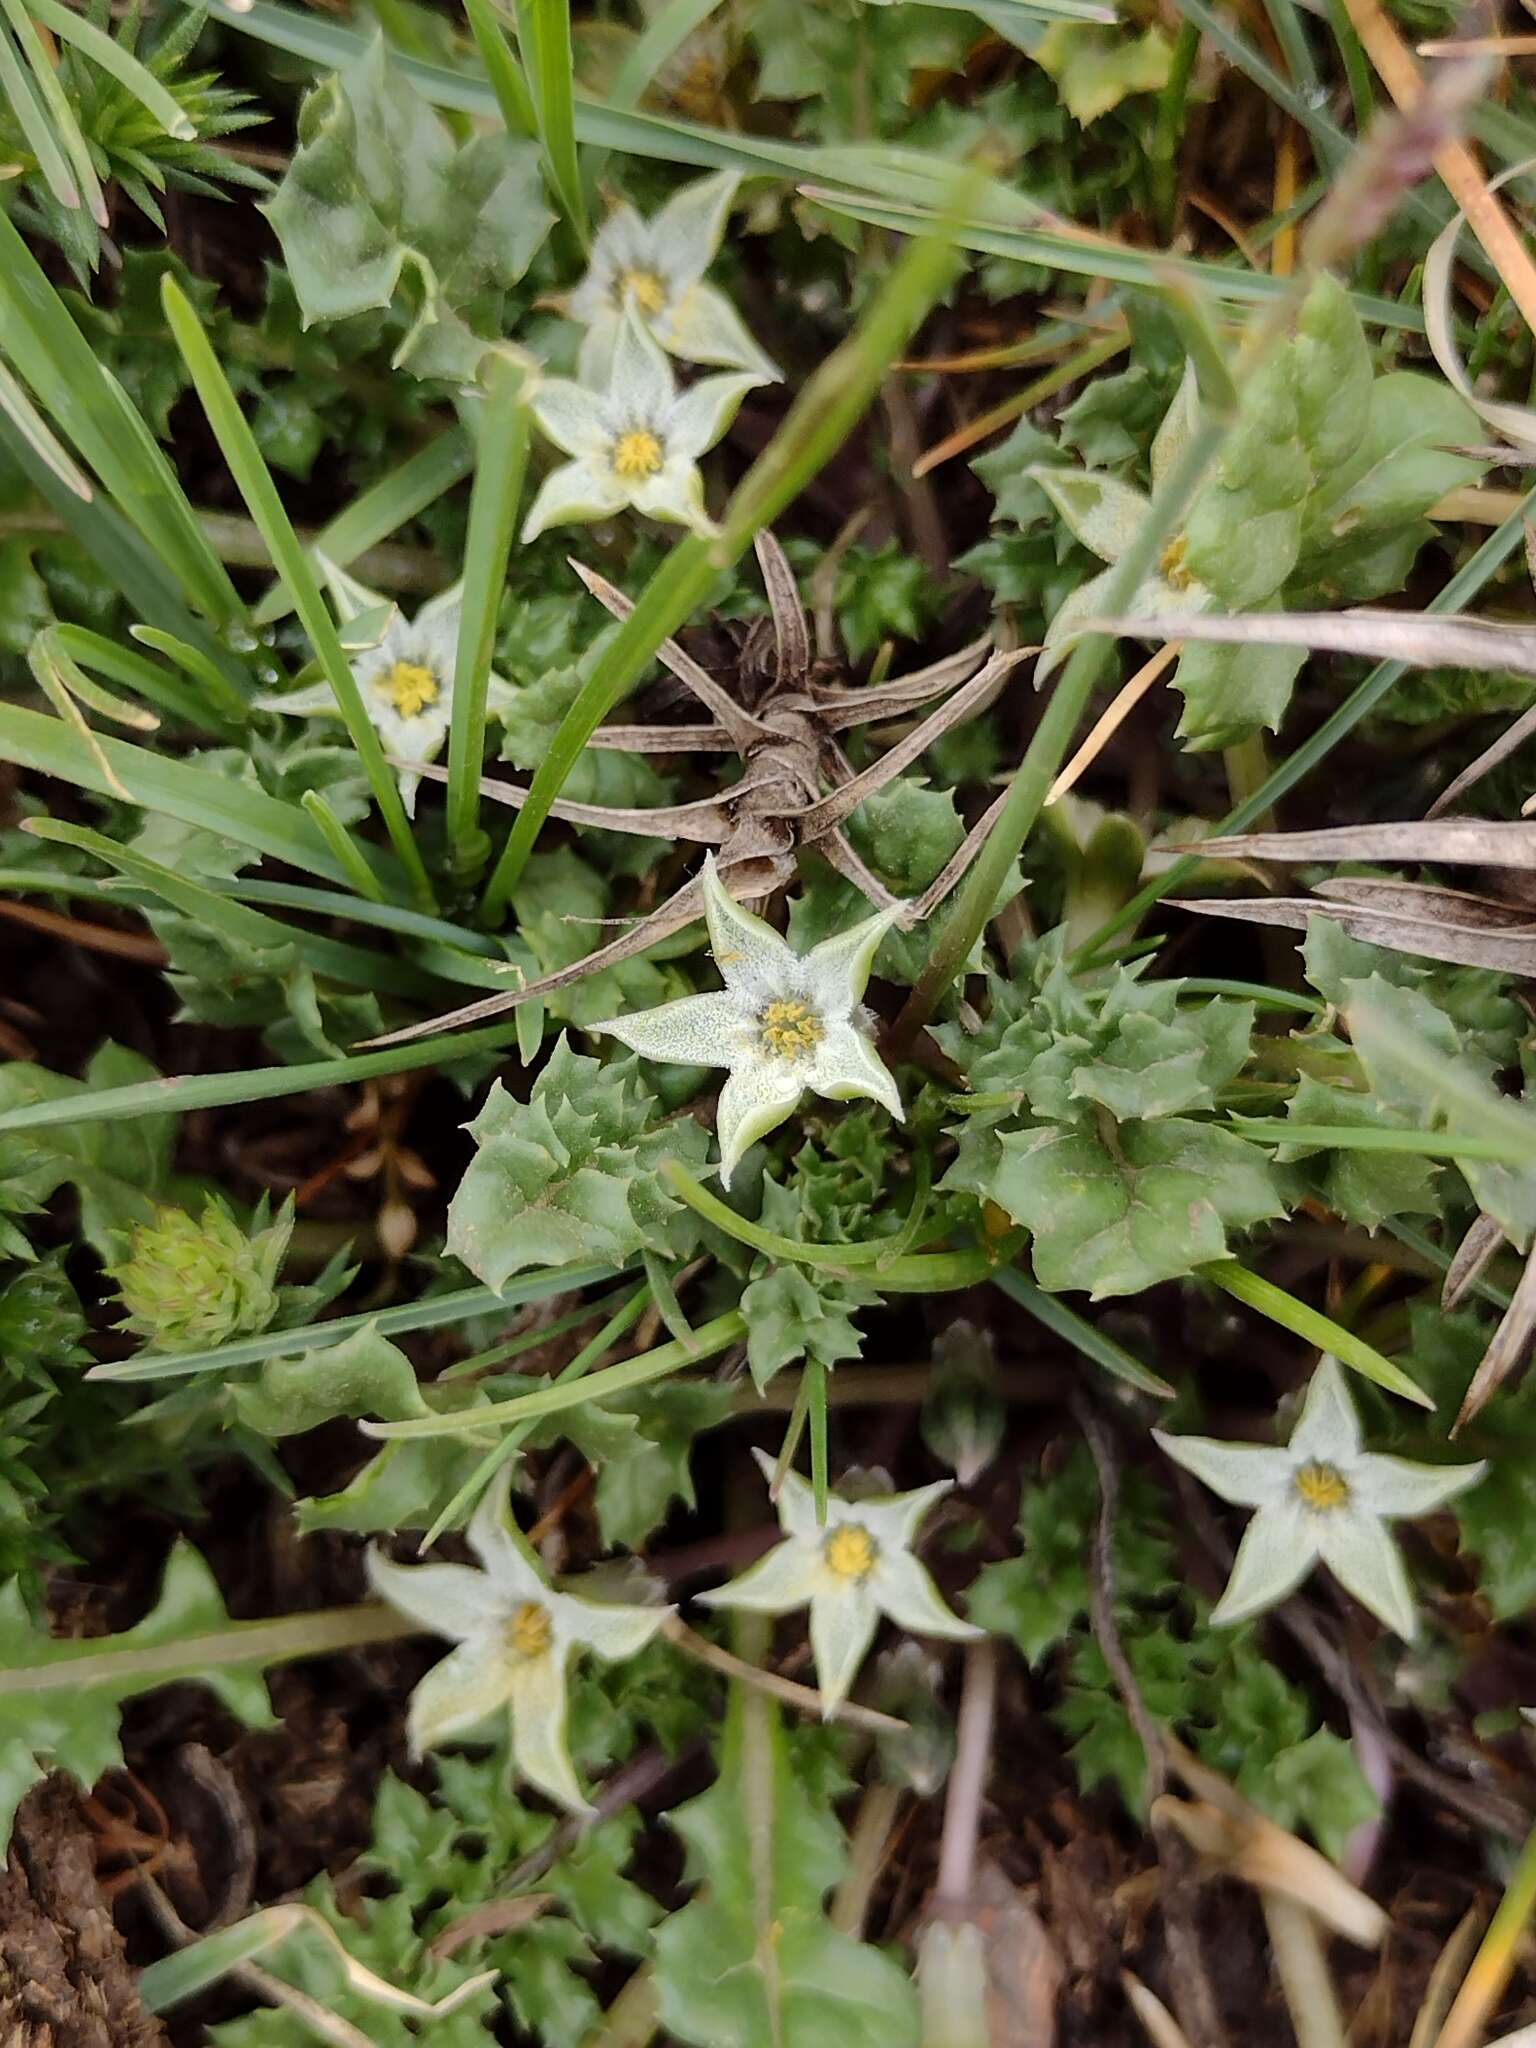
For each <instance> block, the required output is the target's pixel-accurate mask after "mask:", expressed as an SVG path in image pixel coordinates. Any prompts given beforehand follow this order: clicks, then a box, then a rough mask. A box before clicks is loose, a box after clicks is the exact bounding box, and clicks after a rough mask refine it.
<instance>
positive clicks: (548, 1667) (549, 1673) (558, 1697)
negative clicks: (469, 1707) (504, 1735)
mask: <svg viewBox="0 0 1536 2048" xmlns="http://www.w3.org/2000/svg"><path fill="white" fill-rule="evenodd" d="M511 1690H512V1765H513V1768H514V1769H515V1770H516V1772H517V1774H518V1776H519V1777H523V1778H526V1779H527V1780H528V1782H529V1784H530V1785H537V1787H538V1788H539V1790H540V1791H541V1792H542V1793H544V1794H545V1795H546V1797H548V1798H550V1799H553V1800H554V1801H555V1802H556V1803H557V1805H560V1806H564V1807H568V1808H569V1810H570V1811H571V1812H572V1813H590V1812H591V1811H592V1807H591V1802H590V1801H589V1800H588V1799H587V1797H586V1795H585V1794H584V1793H583V1791H582V1789H581V1786H580V1784H579V1783H578V1782H577V1778H576V1767H575V1765H574V1764H573V1763H572V1762H571V1752H570V1749H569V1746H568V1745H567V1742H566V1733H565V1715H566V1695H565V1659H564V1657H563V1655H561V1654H560V1653H559V1652H558V1651H555V1650H550V1651H547V1652H546V1653H545V1655H544V1656H542V1657H524V1658H519V1659H518V1660H517V1661H516V1662H515V1663H514V1664H513V1665H512V1687H511Z"/></svg>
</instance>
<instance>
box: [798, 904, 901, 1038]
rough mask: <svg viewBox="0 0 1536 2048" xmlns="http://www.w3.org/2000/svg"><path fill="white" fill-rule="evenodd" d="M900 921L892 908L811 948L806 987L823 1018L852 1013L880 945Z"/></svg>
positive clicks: (898, 910)
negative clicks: (813, 997)
mask: <svg viewBox="0 0 1536 2048" xmlns="http://www.w3.org/2000/svg"><path fill="white" fill-rule="evenodd" d="M900 919H901V905H900V904H892V905H891V907H890V908H889V909H888V910H877V911H876V912H875V914H874V916H873V917H866V918H861V919H860V921H859V922H858V923H857V924H855V925H850V926H849V927H848V929H847V931H845V932H834V933H833V935H832V937H831V938H830V939H823V940H822V942H821V944H820V945H819V946H812V948H811V950H810V952H809V953H807V954H806V956H805V979H806V985H807V987H808V988H809V989H810V991H811V993H812V994H813V995H814V996H815V998H816V1004H817V1007H818V1009H820V1010H821V1011H822V1012H823V1014H824V1015H826V1016H829V1017H847V1016H850V1015H851V1014H852V1013H853V1011H854V1009H855V1008H856V1006H857V1004H858V1002H859V999H860V998H861V997H862V995H863V993H864V991H865V989H866V988H867V987H868V985H869V971H870V969H871V968H872V967H873V966H874V964H875V955H876V954H877V953H878V952H879V950H880V941H881V940H882V939H883V938H884V937H885V935H886V933H887V932H888V931H889V930H890V929H891V927H892V925H894V924H897V923H899V922H900Z"/></svg>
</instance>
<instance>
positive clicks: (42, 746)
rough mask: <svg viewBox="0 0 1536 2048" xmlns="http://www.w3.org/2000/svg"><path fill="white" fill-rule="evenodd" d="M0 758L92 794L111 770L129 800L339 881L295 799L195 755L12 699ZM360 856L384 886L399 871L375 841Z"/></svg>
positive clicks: (341, 874) (0, 729) (0, 708)
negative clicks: (69, 722)
mask: <svg viewBox="0 0 1536 2048" xmlns="http://www.w3.org/2000/svg"><path fill="white" fill-rule="evenodd" d="M0 760H4V761H14V762H15V764H16V765H17V767H18V768H30V769H32V770H33V771H34V772H35V773H37V774H39V775H56V776H57V777H58V778H59V780H60V781H61V782H72V783H73V784H74V785H75V787H76V788H77V789H88V790H90V791H91V792H92V793H93V794H94V795H96V796H117V795H118V794H119V791H118V789H114V788H113V786H112V782H111V781H110V780H109V779H108V776H107V774H106V772H104V768H103V763H105V768H106V769H107V770H110V772H111V776H112V778H114V779H115V781H116V782H117V784H118V785H120V788H121V789H125V790H126V791H127V792H128V799H129V801H130V802H131V803H136V804H140V805H142V806H143V808H144V809H145V810H147V811H164V812H166V813H167V814H168V815H169V816H171V817H173V818H179V819H180V820H181V821H182V823H183V824H186V825H201V826H202V827H203V828H204V830H206V831H209V832H214V833H219V834H221V835H222V836H224V837H225V838H228V839H238V840H239V841H240V842H241V844H242V845H245V846H254V847H255V848H256V850H257V852H258V853H264V854H268V855H270V857H271V858H272V859H273V860H280V861H283V862H286V863H287V864H288V865H289V866H291V867H296V868H302V869H303V870H304V871H305V872H306V873H308V874H312V875H321V876H323V877H324V878H325V879H326V880H327V881H331V882H341V883H345V882H346V881H347V880H348V879H349V877H348V875H347V872H346V870H345V868H343V867H342V865H341V863H340V862H339V861H338V860H337V859H336V856H335V855H334V854H333V853H332V852H331V850H330V848H329V847H328V846H327V845H326V843H325V840H324V839H323V838H322V836H321V835H320V833H319V832H318V831H317V830H316V829H315V827H314V825H313V824H312V823H311V822H310V820H309V819H308V818H306V817H305V815H304V813H303V811H302V810H300V808H299V806H298V805H297V804H290V803H284V802H283V800H282V799H281V798H280V797H274V796H268V795H267V794H266V792H265V791H264V790H259V789H249V788H247V787H245V786H244V785H243V784H241V783H238V782H231V781H230V779H229V778H228V776H225V775H215V774H213V773H212V772H211V771H210V770H208V769H206V768H199V767H198V766H197V765H196V763H195V762H191V761H178V760H176V759H175V758H174V756H171V755H168V754H155V753H151V752H150V751H149V749H148V748H146V747H137V746H134V745H133V744H132V743H131V742H130V741H127V740H117V739H107V738H105V737H97V738H96V743H95V746H94V747H88V746H86V745H85V743H84V742H83V741H82V740H81V738H80V736H79V735H78V734H77V733H74V732H72V731H70V729H69V728H68V727H67V726H64V725H62V724H60V722H59V720H58V719H56V718H50V717H48V716H47V715H46V714H45V713H43V712H41V711H29V710H27V709H25V708H24V707H23V706H21V705H18V704H0ZM367 858H368V861H369V864H370V865H371V866H373V867H374V868H375V869H376V871H377V873H378V875H379V879H380V880H381V881H382V882H383V883H384V885H385V887H386V888H388V887H389V886H390V884H391V883H398V881H399V879H400V876H399V870H398V869H396V868H395V867H394V865H393V863H392V862H390V861H389V860H388V859H387V857H386V856H385V855H384V854H382V853H381V852H380V850H379V849H378V848H375V847H370V848H369V849H368V854H367Z"/></svg>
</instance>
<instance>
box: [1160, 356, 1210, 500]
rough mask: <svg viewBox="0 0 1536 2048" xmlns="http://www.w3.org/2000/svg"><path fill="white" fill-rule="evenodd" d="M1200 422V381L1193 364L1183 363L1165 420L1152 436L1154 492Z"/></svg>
mask: <svg viewBox="0 0 1536 2048" xmlns="http://www.w3.org/2000/svg"><path fill="white" fill-rule="evenodd" d="M1199 424H1200V380H1199V378H1198V377H1197V376H1196V375H1195V366H1194V364H1193V363H1186V364H1185V365H1184V375H1183V378H1182V380H1181V381H1180V384H1179V388H1178V390H1177V391H1176V392H1175V393H1174V394H1173V403H1172V405H1170V406H1169V408H1168V410H1167V411H1166V412H1165V413H1164V414H1163V423H1162V425H1161V426H1160V427H1159V428H1158V430H1157V432H1156V433H1155V434H1154V435H1153V436H1152V488H1153V490H1154V491H1155V490H1156V489H1157V487H1158V485H1159V484H1160V483H1161V482H1162V480H1163V478H1164V477H1165V476H1167V474H1168V472H1169V471H1170V470H1171V469H1172V468H1173V467H1174V465H1175V463H1177V461H1178V459H1179V457H1180V456H1181V455H1182V454H1183V453H1184V451H1185V449H1186V448H1187V447H1188V446H1189V444H1190V442H1191V441H1192V440H1193V438H1194V433H1195V428H1196V427H1197V426H1198V425H1199Z"/></svg>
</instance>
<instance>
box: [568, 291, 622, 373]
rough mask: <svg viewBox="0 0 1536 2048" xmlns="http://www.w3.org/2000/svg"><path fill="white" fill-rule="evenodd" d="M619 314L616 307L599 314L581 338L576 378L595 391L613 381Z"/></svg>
mask: <svg viewBox="0 0 1536 2048" xmlns="http://www.w3.org/2000/svg"><path fill="white" fill-rule="evenodd" d="M618 332H619V316H618V312H617V309H616V308H615V307H613V306H611V305H610V306H609V307H607V309H606V310H605V311H604V312H602V313H599V314H598V315H597V316H596V318H595V319H594V320H593V322H592V325H591V326H590V327H589V328H588V329H587V331H586V333H585V334H584V335H583V336H582V337H581V348H580V351H579V353H578V354H577V357H576V381H577V382H578V383H580V384H586V385H588V386H590V388H591V389H592V390H594V391H606V390H607V389H608V386H609V385H610V384H611V383H612V382H613V344H614V342H615V341H616V340H617V338H618Z"/></svg>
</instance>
